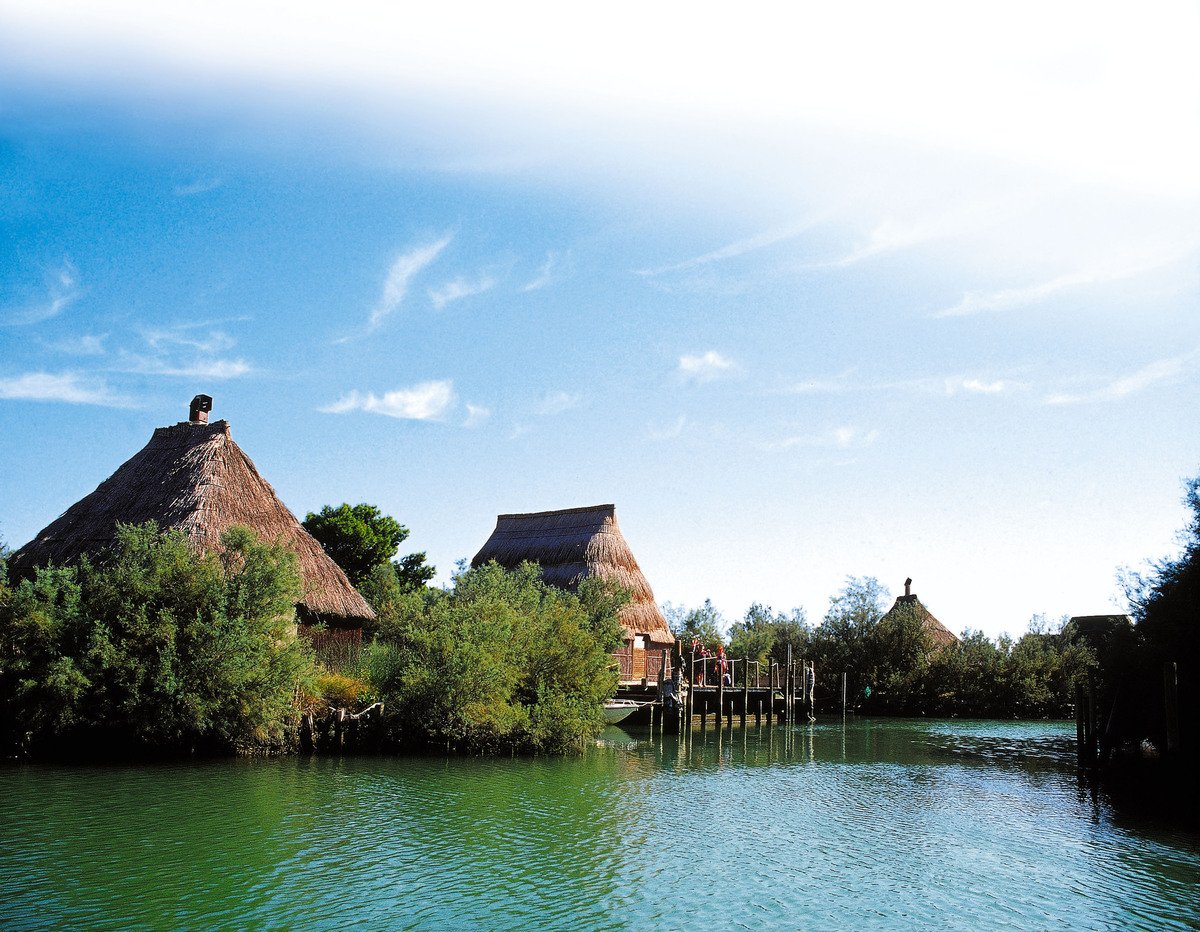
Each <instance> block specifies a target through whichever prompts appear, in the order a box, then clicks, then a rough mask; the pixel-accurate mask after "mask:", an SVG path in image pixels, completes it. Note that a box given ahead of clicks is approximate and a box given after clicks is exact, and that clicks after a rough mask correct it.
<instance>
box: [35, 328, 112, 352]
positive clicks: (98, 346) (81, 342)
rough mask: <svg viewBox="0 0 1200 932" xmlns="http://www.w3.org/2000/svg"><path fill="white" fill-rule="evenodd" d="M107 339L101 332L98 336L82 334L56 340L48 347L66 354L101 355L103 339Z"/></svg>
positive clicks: (105, 334)
mask: <svg viewBox="0 0 1200 932" xmlns="http://www.w3.org/2000/svg"><path fill="white" fill-rule="evenodd" d="M107 339H108V334H107V333H102V334H100V335H99V336H82V337H74V338H72V339H68V340H57V341H55V342H54V343H51V344H49V347H50V349H52V350H54V351H55V352H58V353H65V354H66V355H68V356H103V355H104V341H105V340H107Z"/></svg>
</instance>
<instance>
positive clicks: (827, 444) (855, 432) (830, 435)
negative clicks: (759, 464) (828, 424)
mask: <svg viewBox="0 0 1200 932" xmlns="http://www.w3.org/2000/svg"><path fill="white" fill-rule="evenodd" d="M878 439H879V431H878V430H870V431H867V432H865V433H864V432H863V431H862V430H860V429H859V428H857V427H849V426H843V427H835V428H833V429H832V430H827V431H824V432H823V433H818V434H798V435H794V436H791V437H787V438H785V439H783V440H777V441H773V442H771V443H767V444H764V447H765V448H766V449H768V450H791V449H794V448H796V447H813V448H817V449H821V448H824V449H830V448H832V449H837V450H858V449H862V448H864V447H869V446H870V445H871V444H873V443H874V442H875V441H876V440H878Z"/></svg>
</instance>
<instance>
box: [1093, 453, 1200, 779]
mask: <svg viewBox="0 0 1200 932" xmlns="http://www.w3.org/2000/svg"><path fill="white" fill-rule="evenodd" d="M1184 503H1185V505H1186V506H1187V508H1188V510H1189V512H1190V514H1189V515H1188V518H1187V521H1186V523H1185V525H1184V528H1183V530H1182V532H1181V533H1180V538H1179V540H1180V545H1181V551H1180V553H1179V554H1178V555H1177V556H1175V557H1169V558H1166V559H1162V560H1159V561H1157V562H1155V563H1153V564H1152V565H1151V568H1150V570H1149V571H1148V572H1147V573H1144V574H1143V573H1128V574H1127V575H1126V577H1125V589H1126V595H1127V596H1128V598H1129V603H1130V611H1131V613H1132V615H1133V618H1134V620H1135V622H1136V626H1135V630H1134V632H1133V637H1132V638H1128V637H1125V638H1121V641H1122V643H1118V644H1116V645H1114V646H1111V647H1109V649H1108V650H1106V652H1105V654H1106V656H1105V657H1104V658H1103V660H1102V663H1101V672H1102V673H1103V675H1104V678H1105V685H1106V686H1107V687H1108V689H1107V692H1108V693H1109V695H1108V696H1106V699H1107V701H1108V703H1109V704H1113V705H1114V706H1115V712H1116V716H1115V717H1116V720H1117V724H1118V726H1119V729H1120V731H1121V732H1122V733H1121V734H1120V735H1119V737H1120V738H1121V739H1127V740H1134V741H1139V740H1141V738H1143V737H1150V738H1151V739H1152V740H1153V742H1154V743H1155V745H1156V746H1157V747H1160V748H1162V747H1165V746H1166V726H1165V719H1164V711H1163V698H1164V696H1163V687H1162V683H1163V665H1164V664H1166V663H1173V664H1175V667H1176V675H1177V678H1178V683H1179V725H1180V732H1181V739H1182V740H1181V747H1183V748H1185V749H1190V750H1189V751H1188V753H1189V754H1190V755H1192V756H1193V759H1194V757H1195V756H1196V753H1197V752H1196V748H1197V747H1198V746H1200V690H1197V689H1196V685H1195V684H1196V683H1197V682H1200V476H1198V477H1196V478H1193V479H1189V480H1188V481H1187V482H1186V483H1185V493H1184ZM1130 641H1131V643H1129V642H1130ZM1119 693H1120V694H1123V700H1124V701H1123V702H1122V703H1119V704H1118V703H1117V699H1118V694H1119Z"/></svg>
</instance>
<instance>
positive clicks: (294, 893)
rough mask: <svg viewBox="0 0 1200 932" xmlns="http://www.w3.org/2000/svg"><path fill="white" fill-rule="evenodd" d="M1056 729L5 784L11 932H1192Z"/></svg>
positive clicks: (1167, 875) (1183, 871) (1184, 871)
mask: <svg viewBox="0 0 1200 932" xmlns="http://www.w3.org/2000/svg"><path fill="white" fill-rule="evenodd" d="M1069 738H1070V736H1069V734H1068V733H1067V730H1066V728H1065V726H1063V725H1061V724H1046V725H1028V724H1022V725H1017V724H1011V723H966V722H964V723H944V722H943V723H925V722H907V723H905V722H901V723H882V724H881V723H854V724H852V725H851V726H850V727H848V728H846V729H844V730H843V729H842V727H841V723H840V722H838V723H836V724H832V725H830V724H819V725H816V726H812V727H809V726H805V727H803V728H798V729H782V728H770V727H765V726H764V727H763V728H761V729H756V728H752V727H751V728H747V729H737V728H734V729H726V730H724V731H721V732H718V731H716V730H714V729H709V730H707V731H705V732H694V733H693V734H692V735H691V736H690V738H685V739H680V740H676V739H671V738H667V739H660V738H658V737H656V738H655V740H654V741H650V740H647V738H646V737H645V736H642V737H636V736H633V737H631V736H628V735H625V734H624V733H622V732H619V731H610V732H609V733H607V734H606V736H605V739H604V740H603V741H602V742H601V743H600V744H599V745H598V746H597V747H595V748H594V749H592V750H591V751H589V752H588V753H587V754H586V755H584V756H583V757H581V758H572V759H567V760H548V759H532V760H531V759H516V760H510V759H504V760H477V759H468V760H462V759H455V760H446V759H442V758H420V757H416V758H395V759H348V760H328V759H317V758H311V759H302V758H300V759H291V760H284V761H217V762H205V763H194V764H192V763H189V764H182V765H170V766H155V767H123V768H122V767H117V768H90V769H69V768H53V767H29V766H20V767H18V766H11V767H4V768H0V792H3V793H4V798H5V799H6V800H7V801H8V804H7V809H6V813H5V817H4V819H3V821H0V928H4V929H14V930H32V929H77V930H92V929H95V930H109V929H112V930H118V929H119V930H141V929H147V930H156V932H161V930H172V929H204V930H210V929H212V930H223V929H230V930H234V929H238V930H241V929H264V930H274V929H289V930H309V929H311V930H325V929H364V930H366V929H371V930H375V929H381V928H387V929H414V930H424V929H467V930H474V929H478V930H487V932H497V930H505V929H525V928H529V927H534V926H536V927H537V928H539V929H547V930H560V929H561V930H568V929H570V930H576V929H579V928H590V927H605V928H608V927H611V928H629V927H633V926H639V927H641V926H650V927H661V928H665V929H678V928H685V927H691V928H698V927H709V926H716V927H728V928H754V929H759V928H764V927H770V926H786V927H804V928H814V929H842V928H858V929H881V930H889V929H911V928H915V927H922V928H930V929H971V930H988V929H1029V930H1049V929H1078V928H1089V929H1147V930H1150V929H1155V930H1157V929H1188V928H1195V927H1196V926H1197V925H1198V924H1200V892H1198V891H1200V867H1198V864H1200V858H1198V856H1197V855H1198V854H1200V849H1198V847H1197V843H1196V839H1195V838H1192V837H1188V836H1180V835H1177V834H1172V833H1169V832H1163V831H1159V830H1149V829H1146V828H1145V827H1141V828H1132V827H1129V826H1125V825H1122V824H1121V823H1119V822H1118V821H1117V820H1115V819H1114V818H1113V817H1112V814H1111V813H1110V812H1108V811H1107V809H1106V808H1105V807H1104V806H1103V804H1102V802H1100V801H1097V800H1096V799H1094V798H1092V797H1091V796H1090V795H1089V794H1088V793H1087V792H1086V790H1083V789H1081V788H1080V786H1079V784H1078V782H1077V781H1076V780H1075V777H1074V770H1073V762H1072V759H1071V757H1070V753H1071V745H1070V741H1069Z"/></svg>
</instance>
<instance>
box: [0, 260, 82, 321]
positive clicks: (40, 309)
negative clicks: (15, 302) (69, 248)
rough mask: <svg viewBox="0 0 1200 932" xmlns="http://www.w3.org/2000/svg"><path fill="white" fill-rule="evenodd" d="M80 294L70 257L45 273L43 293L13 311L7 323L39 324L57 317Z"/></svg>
mask: <svg viewBox="0 0 1200 932" xmlns="http://www.w3.org/2000/svg"><path fill="white" fill-rule="evenodd" d="M81 294H82V292H81V291H80V288H79V273H78V272H77V271H76V270H75V266H74V264H73V263H72V262H71V260H70V259H64V260H63V262H62V265H60V266H58V268H56V269H54V270H53V271H50V272H48V273H47V275H46V287H45V293H44V294H43V295H42V296H40V297H39V298H35V299H33V300H31V301H30V302H29V303H28V304H26V305H25V307H23V308H21V309H20V310H17V311H15V312H14V313H13V315H12V317H11V319H10V320H9V321H8V323H9V324H16V325H28V324H40V323H41V322H42V321H45V320H50V319H51V318H53V317H57V316H58V315H59V314H61V313H62V312H63V311H65V310H66V309H67V307H69V306H70V305H71V304H72V303H73V302H74V301H75V300H76V299H78V298H79V296H80V295H81Z"/></svg>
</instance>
